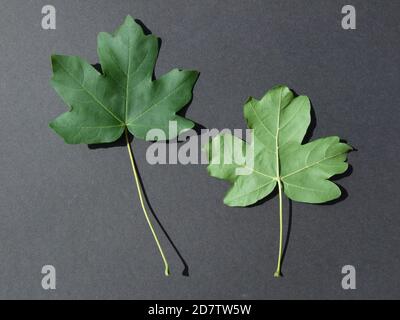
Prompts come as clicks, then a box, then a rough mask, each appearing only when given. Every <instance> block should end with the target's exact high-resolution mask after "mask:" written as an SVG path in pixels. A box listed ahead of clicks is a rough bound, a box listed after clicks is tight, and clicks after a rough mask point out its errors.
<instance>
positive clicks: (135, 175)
mask: <svg viewBox="0 0 400 320" xmlns="http://www.w3.org/2000/svg"><path fill="white" fill-rule="evenodd" d="M125 139H126V146H127V148H128V153H129V158H130V160H131V165H132V171H133V176H134V177H135V182H136V188H137V191H138V195H139V200H140V204H141V206H142V209H143V213H144V216H145V218H146V221H147V224H148V225H149V227H150V230H151V233H152V234H153V237H154V240H155V242H156V244H157V247H158V250H159V251H160V254H161V258H162V260H163V262H164V267H165V270H164V274H165V275H166V276H169V274H170V273H169V266H168V262H167V259H166V258H165V255H164V252H163V249H162V248H161V245H160V241H159V240H158V238H157V235H156V232H155V231H154V228H153V225H152V223H151V220H150V217H149V215H148V213H147V211H146V207H145V205H144V201H143V195H142V187H141V186H140V181H139V176H138V173H137V170H136V165H135V160H134V157H133V152H132V148H131V145H130V143H129V137H128V130H127V129H126V128H125Z"/></svg>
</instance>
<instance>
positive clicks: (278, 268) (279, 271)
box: [274, 178, 283, 278]
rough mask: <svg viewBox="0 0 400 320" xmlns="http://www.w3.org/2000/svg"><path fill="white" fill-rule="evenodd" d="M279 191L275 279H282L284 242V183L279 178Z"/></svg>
mask: <svg viewBox="0 0 400 320" xmlns="http://www.w3.org/2000/svg"><path fill="white" fill-rule="evenodd" d="M277 180H278V190H279V254H278V265H277V267H276V271H275V273H274V277H275V278H280V277H281V276H282V274H281V263H282V242H283V214H282V182H281V179H280V178H278V179H277Z"/></svg>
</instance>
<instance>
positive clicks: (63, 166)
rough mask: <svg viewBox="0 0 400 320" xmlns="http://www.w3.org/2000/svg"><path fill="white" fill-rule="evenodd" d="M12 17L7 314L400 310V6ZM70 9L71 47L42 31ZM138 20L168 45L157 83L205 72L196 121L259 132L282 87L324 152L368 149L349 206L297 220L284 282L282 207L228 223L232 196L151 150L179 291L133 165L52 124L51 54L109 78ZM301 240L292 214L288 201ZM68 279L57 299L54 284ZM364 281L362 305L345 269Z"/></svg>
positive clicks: (1, 256) (212, 6) (3, 151)
mask: <svg viewBox="0 0 400 320" xmlns="http://www.w3.org/2000/svg"><path fill="white" fill-rule="evenodd" d="M350 2H351V4H352V5H354V6H355V7H356V9H357V18H358V19H357V30H355V31H345V30H343V29H342V28H341V18H342V14H341V8H342V6H344V5H345V4H347V3H348V1H334V0H329V1H328V0H324V1H321V0H313V1H310V0H307V1H295V0H292V1H289V0H287V1H282V0H279V1H265V0H263V1H261V0H260V1H239V0H237V1H204V0H202V1H183V0H181V1H165V0H159V1H148V0H146V1H137V0H135V1H128V0H126V1H122V0H120V1H109V0H102V1H99V0H97V1H87V0H86V1H76V0H75V1H71V0H68V1H54V0H52V1H47V0H46V1H40V0H35V1H25V0H24V1H22V0H8V1H5V0H1V1H0V15H1V17H0V18H1V19H0V30H1V33H0V70H1V72H0V101H1V102H0V104H1V107H0V133H1V143H0V155H1V157H0V167H1V170H0V181H1V184H0V215H1V216H0V298H35V299H36V298H40V299H52V298H73V299H77V298H107V299H117V298H132V299H136V298H145V299H149V298H169V299H175V298H176V299H186V298H202V299H203V298H210V299H211V298H212V299H214V298H224V299H231V298H232V299H236V298H248V299H253V298H257V299H269V298H272V299H282V298H289V299H294V298H304V299H309V298H316V299H321V298H324V299H325V298H328V299H331V298H339V299H354V298H400V276H399V274H398V272H399V267H400V252H399V246H400V233H399V225H400V214H399V211H398V208H399V198H400V197H399V194H398V189H397V185H398V179H399V169H400V168H399V162H398V158H397V155H398V153H399V151H400V148H399V143H398V140H397V138H398V129H397V127H398V125H397V124H398V121H399V115H400V113H399V105H400V98H399V94H398V91H399V88H400V86H399V84H400V83H399V71H400V70H399V62H400V61H399V51H400V37H399V22H398V21H399V20H398V17H399V14H400V2H399V1H397V0H393V1H381V0H380V1H365V0H364V1H356V0H352V1H350ZM48 3H51V4H54V5H55V7H56V9H57V30H56V31H45V30H42V28H41V18H42V15H41V8H42V6H43V5H45V4H48ZM127 14H131V15H132V16H133V17H135V18H138V19H140V20H142V21H143V22H144V23H145V25H146V26H147V27H148V28H149V29H150V30H151V31H152V32H153V33H154V34H156V35H157V36H159V37H161V38H162V40H163V44H162V48H161V52H160V56H159V59H158V63H157V68H156V74H157V75H161V74H163V73H165V72H167V71H168V70H170V69H171V68H174V67H179V68H191V69H192V68H194V69H197V70H199V71H201V75H200V78H199V81H198V82H197V85H196V87H195V90H194V99H193V103H192V104H191V106H190V107H189V109H188V111H187V114H186V115H187V117H189V118H191V119H193V120H195V121H196V122H198V123H200V124H202V125H203V126H205V127H208V128H219V129H222V128H245V121H244V119H243V116H242V108H243V103H244V102H245V100H246V99H247V97H248V96H250V95H252V96H254V97H257V98H260V97H261V96H262V95H263V94H264V92H265V91H266V90H267V89H269V88H271V87H272V86H274V85H276V84H287V85H289V86H290V87H291V88H293V89H295V90H296V92H298V93H301V94H306V95H308V96H309V97H310V98H311V100H312V103H313V106H314V109H315V114H316V117H317V127H316V129H315V131H314V136H313V138H317V137H321V136H325V135H333V134H337V135H340V136H341V137H342V138H344V139H346V140H348V141H349V142H350V143H351V144H352V145H353V146H355V147H356V148H357V149H358V152H353V153H351V154H350V156H349V159H350V163H351V164H352V165H353V168H354V171H353V173H352V174H351V175H350V176H349V177H347V178H344V179H342V180H340V181H339V183H340V184H341V185H342V186H343V187H344V188H345V189H346V190H347V192H348V197H347V198H346V199H345V200H344V201H341V202H339V203H336V204H335V205H308V204H301V203H293V219H292V220H293V221H292V232H291V237H290V242H289V246H288V250H287V256H286V259H285V261H284V265H283V272H284V274H285V277H284V278H282V279H275V278H273V276H272V275H273V272H274V270H275V264H276V256H277V241H278V232H279V226H278V200H277V198H276V197H275V198H274V199H272V200H270V201H268V202H265V203H264V204H262V205H260V206H256V207H253V208H246V209H240V208H229V207H227V206H224V205H223V203H222V198H223V195H224V193H225V191H226V190H227V187H228V185H227V184H226V183H225V182H223V181H219V180H216V179H214V178H210V177H209V176H208V175H207V173H206V170H205V167H204V166H200V165H198V166H194V165H191V166H183V165H169V166H167V165H165V166H151V165H149V164H148V163H147V162H146V160H145V152H146V148H147V147H148V146H149V143H146V142H143V141H136V140H135V141H134V142H133V147H134V150H135V152H136V159H137V162H138V166H139V170H140V172H141V175H142V177H143V181H144V185H145V189H146V191H147V193H148V195H149V199H150V201H151V205H152V206H153V208H154V209H155V212H156V213H157V215H158V217H159V219H160V220H161V222H162V224H163V225H164V227H165V229H166V230H167V232H168V233H169V235H170V237H171V239H172V240H173V242H174V243H175V245H176V247H177V248H178V250H179V251H180V253H181V255H182V256H183V258H184V259H185V260H186V262H187V264H188V266H189V273H190V276H189V277H184V276H182V275H181V273H182V270H183V264H182V262H181V260H180V259H179V257H178V256H177V254H176V252H175V251H174V250H173V248H172V246H171V245H170V244H169V242H168V241H167V239H166V238H165V236H163V235H162V233H161V231H160V230H159V229H158V233H159V235H160V237H161V241H162V244H163V246H164V248H165V250H166V254H167V256H168V259H169V262H170V265H171V270H172V276H171V277H169V278H166V277H165V276H164V275H163V268H162V263H161V259H160V256H159V254H158V252H157V250H156V247H155V245H154V242H153V239H152V237H151V234H150V232H149V230H148V227H147V225H146V223H145V220H144V217H143V214H142V211H141V209H140V206H139V202H138V199H137V195H136V190H135V186H134V181H133V178H132V175H131V168H130V163H129V158H128V154H127V151H126V149H125V148H122V147H115V148H109V149H96V150H90V149H89V148H88V147H87V146H86V145H78V146H71V145H66V144H64V143H63V140H62V139H61V138H60V137H58V136H57V135H55V134H54V133H53V132H52V131H51V130H50V129H49V128H48V122H49V120H51V119H53V118H54V117H56V116H57V115H59V114H60V113H62V112H64V111H66V110H67V107H66V106H65V105H64V104H63V103H62V102H61V100H60V99H59V97H58V96H57V95H56V93H55V92H54V91H53V89H52V88H51V87H50V86H49V79H50V77H51V69H50V63H49V57H50V55H51V54H52V53H60V54H70V55H79V56H81V57H84V58H85V59H87V60H88V61H90V62H91V63H96V62H97V56H96V36H97V33H98V32H100V31H108V32H112V31H114V29H115V28H116V27H117V26H119V25H120V24H121V23H122V21H123V19H124V18H125V16H126V15H127ZM284 204H285V211H284V212H285V223H287V220H288V219H287V217H288V202H287V200H286V201H285V203H284ZM45 264H52V265H54V266H55V267H56V269H57V290H55V291H44V290H43V289H42V287H41V284H40V283H41V278H42V275H41V273H40V272H41V268H42V266H43V265H45ZM346 264H351V265H354V266H355V267H356V269H357V290H353V291H344V290H343V289H342V288H341V279H342V275H341V268H342V266H343V265H346Z"/></svg>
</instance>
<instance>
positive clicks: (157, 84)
mask: <svg viewBox="0 0 400 320" xmlns="http://www.w3.org/2000/svg"><path fill="white" fill-rule="evenodd" d="M158 50H159V44H158V38H157V37H156V36H154V35H145V34H144V32H143V29H142V27H141V26H140V25H139V24H137V23H136V22H135V21H134V20H133V19H132V17H130V16H128V17H127V18H126V19H125V21H124V23H123V24H122V25H121V26H120V27H119V28H118V30H117V31H116V32H115V34H113V35H111V34H108V33H104V32H101V33H100V34H99V36H98V55H99V59H100V64H101V68H102V71H103V74H101V73H99V72H98V71H97V70H96V69H95V68H94V67H92V66H91V65H90V64H89V63H88V62H86V61H85V60H83V59H81V58H79V57H76V56H61V55H53V56H52V58H51V60H52V67H53V77H52V80H51V84H52V86H53V88H54V89H55V90H56V91H57V93H58V94H59V95H60V96H61V98H62V99H63V100H64V102H65V103H66V104H67V105H68V106H69V107H70V111H69V112H66V113H64V114H62V115H60V116H59V117H57V118H56V119H55V120H53V121H52V122H50V127H51V128H52V129H53V130H54V131H55V132H56V133H58V134H59V135H60V136H61V137H62V138H64V140H65V142H66V143H70V144H78V143H85V144H92V143H108V142H113V141H115V140H117V139H118V138H120V137H121V135H122V134H123V133H124V132H125V137H126V142H127V147H128V150H129V155H130V158H131V163H132V168H133V171H134V176H135V181H136V185H137V187H138V192H139V197H140V201H141V204H142V207H143V211H144V212H145V215H146V219H147V221H148V223H149V226H150V228H151V231H152V233H153V236H154V237H155V240H156V243H157V246H158V248H159V250H160V252H161V255H162V258H163V260H164V263H165V273H166V274H168V272H169V271H168V265H167V262H166V259H165V257H164V254H163V252H162V249H161V246H160V245H159V242H158V239H157V237H156V235H155V232H154V230H153V227H152V225H151V222H150V220H149V217H148V215H147V212H146V210H145V207H144V204H143V199H142V194H141V188H140V186H139V182H138V179H137V172H136V168H135V164H134V159H133V154H132V150H131V147H130V144H129V141H128V132H130V133H131V134H132V135H133V136H134V137H136V138H140V139H146V134H147V132H148V131H149V130H150V129H155V128H157V129H162V130H163V131H164V132H166V133H167V132H168V135H167V137H166V138H167V139H172V138H174V137H175V136H176V135H177V134H178V133H180V132H182V131H185V130H188V129H190V128H192V127H193V126H194V123H193V122H192V121H190V120H188V119H185V118H183V117H181V116H179V115H176V112H177V111H179V110H180V109H182V108H183V107H184V106H185V105H186V104H187V103H189V102H190V100H191V98H192V89H193V86H194V84H195V82H196V80H197V77H198V72H197V71H188V70H178V69H173V70H172V71H170V72H168V73H167V74H165V75H163V76H162V77H160V78H159V79H157V80H153V78H152V76H153V71H154V67H155V63H156V60H157V56H158ZM169 121H176V123H177V132H169V130H168V125H169Z"/></svg>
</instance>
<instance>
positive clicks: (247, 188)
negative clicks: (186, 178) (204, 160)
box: [205, 86, 352, 277]
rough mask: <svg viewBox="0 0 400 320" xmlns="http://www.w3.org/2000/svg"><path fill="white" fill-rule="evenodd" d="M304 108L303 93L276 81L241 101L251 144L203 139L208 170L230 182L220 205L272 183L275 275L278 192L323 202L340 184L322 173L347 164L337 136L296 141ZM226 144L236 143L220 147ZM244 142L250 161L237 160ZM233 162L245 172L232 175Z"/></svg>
mask: <svg viewBox="0 0 400 320" xmlns="http://www.w3.org/2000/svg"><path fill="white" fill-rule="evenodd" d="M310 110H311V105H310V101H309V99H308V98H307V97H305V96H298V97H295V96H294V94H293V92H292V91H291V90H290V89H289V88H287V87H285V86H277V87H275V88H273V89H271V90H270V91H268V92H267V93H266V94H265V96H264V97H263V98H262V99H261V100H259V101H258V100H256V99H254V98H249V99H248V101H247V102H246V104H245V106H244V117H245V118H246V121H247V124H248V127H249V128H250V129H253V133H254V136H253V141H252V142H251V145H249V143H248V142H245V141H243V140H241V139H239V138H237V137H234V136H232V135H227V134H221V135H218V136H216V137H215V138H214V139H213V140H212V141H211V142H210V143H209V144H207V145H205V150H206V152H207V153H208V156H209V163H210V164H209V166H208V168H207V169H208V172H209V174H210V175H211V176H213V177H216V178H219V179H224V180H228V181H229V182H231V183H232V186H231V188H230V189H229V191H228V192H227V194H226V196H225V198H224V203H225V204H226V205H228V206H232V207H234V206H238V207H246V206H249V205H251V204H254V203H256V202H257V201H259V200H261V199H263V198H265V197H266V196H267V195H269V194H270V193H271V192H273V191H274V190H275V188H276V187H277V186H278V191H279V203H280V244H279V255H278V266H277V270H276V272H275V276H276V277H279V276H280V275H281V260H282V193H285V194H286V195H287V197H288V198H290V199H292V200H295V201H299V202H307V203H323V202H327V201H330V200H333V199H336V198H338V197H339V196H340V194H341V190H340V188H339V187H338V186H337V185H336V184H335V183H333V182H331V181H329V180H328V179H329V178H330V177H332V176H333V175H336V174H340V173H344V172H345V171H346V170H347V168H348V163H347V162H346V157H347V153H348V152H349V151H350V150H352V148H351V147H350V146H349V145H347V144H345V143H342V142H340V139H339V138H338V137H328V138H322V139H318V140H315V141H312V142H310V143H307V144H304V145H302V144H301V143H302V141H303V139H304V136H305V134H306V132H307V129H308V127H309V125H310V121H311V118H310ZM215 145H216V146H219V147H217V148H216V147H215ZM227 145H228V146H232V145H238V146H240V147H239V148H232V147H228V148H226V146H227ZM247 147H252V148H253V149H252V150H253V154H254V163H253V165H252V167H248V166H246V162H245V161H239V160H238V159H242V160H243V157H242V154H241V153H243V151H244V150H249V148H247ZM216 149H217V150H216ZM238 168H246V169H248V170H250V172H249V173H250V174H246V175H238V174H236V172H237V171H236V170H237V169H238Z"/></svg>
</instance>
